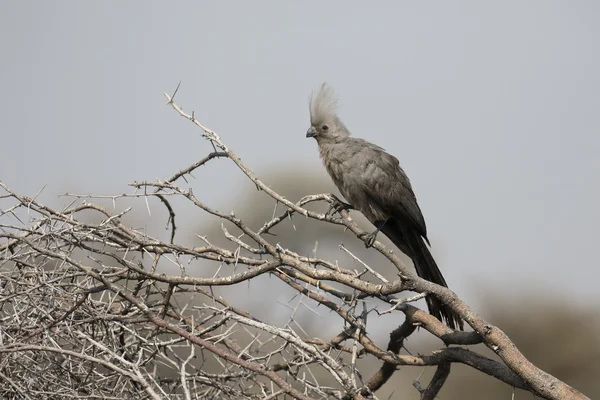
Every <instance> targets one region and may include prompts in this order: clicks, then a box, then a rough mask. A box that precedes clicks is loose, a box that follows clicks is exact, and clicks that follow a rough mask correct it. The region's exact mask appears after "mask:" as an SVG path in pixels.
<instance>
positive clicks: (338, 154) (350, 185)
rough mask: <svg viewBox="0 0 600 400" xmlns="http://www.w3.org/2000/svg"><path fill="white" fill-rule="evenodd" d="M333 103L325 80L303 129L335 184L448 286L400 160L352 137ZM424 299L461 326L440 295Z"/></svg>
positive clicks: (422, 272)
mask: <svg viewBox="0 0 600 400" xmlns="http://www.w3.org/2000/svg"><path fill="white" fill-rule="evenodd" d="M336 107H337V98H336V96H335V93H334V91H333V89H332V88H331V87H330V86H328V85H327V84H323V85H322V86H321V88H320V89H319V90H318V91H317V92H316V93H315V94H313V96H312V98H311V102H310V117H311V118H310V121H311V127H310V129H309V130H308V132H307V134H306V136H307V137H314V138H315V139H316V141H317V143H318V146H319V153H320V155H321V159H322V160H323V164H324V165H325V168H326V170H327V172H328V173H329V175H330V176H331V179H332V180H333V182H334V184H335V185H336V186H337V188H338V189H339V191H340V193H341V194H342V195H343V196H344V197H345V198H346V200H347V201H348V203H350V204H351V205H352V207H353V208H354V209H356V210H358V211H360V212H361V213H363V214H364V215H365V217H367V219H368V220H369V221H370V222H371V223H372V224H374V225H375V226H376V227H378V228H381V232H382V233H383V234H384V235H386V236H387V237H388V238H390V240H392V242H393V243H394V244H395V245H396V246H397V247H398V248H399V249H400V250H401V251H402V252H403V253H405V254H406V255H407V256H409V257H410V258H411V259H412V261H413V263H414V265H415V269H416V271H417V274H418V275H419V276H420V277H422V278H424V279H427V280H429V281H431V282H434V283H436V284H438V285H443V286H446V287H447V284H446V281H445V279H444V277H443V275H442V273H441V272H440V270H439V269H438V267H437V264H436V263H435V260H434V259H433V257H432V256H431V253H430V252H429V249H428V248H427V245H426V244H425V242H424V240H425V241H427V243H429V241H428V239H427V227H426V225H425V219H424V217H423V213H422V212H421V209H420V208H419V205H418V203H417V198H416V196H415V194H414V192H413V189H412V185H411V183H410V180H409V179H408V176H407V175H406V173H405V172H404V170H403V169H402V168H401V167H400V163H399V161H398V159H397V158H396V157H394V156H392V155H391V154H389V153H387V152H386V151H385V150H384V149H382V148H381V147H379V146H377V145H375V144H373V143H370V142H368V141H366V140H364V139H360V138H353V137H351V135H350V131H349V130H348V129H347V128H346V126H345V125H344V124H343V123H342V121H340V119H339V118H338V116H337V114H336V110H337V109H336ZM376 233H377V231H375V232H374V233H373V235H375V234H376ZM373 237H374V236H373ZM427 304H428V307H429V311H430V313H431V314H432V315H434V316H436V317H437V318H438V319H440V320H442V319H443V320H445V321H446V322H447V323H448V325H449V326H450V327H451V328H455V327H456V326H458V327H460V328H461V329H462V326H463V323H462V321H461V319H460V318H459V317H458V315H456V314H455V313H453V312H452V310H450V309H449V308H448V307H446V306H445V305H444V304H442V303H441V302H440V301H439V300H437V299H436V298H433V297H431V296H428V297H427Z"/></svg>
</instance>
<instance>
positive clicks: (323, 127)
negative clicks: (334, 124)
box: [321, 125, 329, 131]
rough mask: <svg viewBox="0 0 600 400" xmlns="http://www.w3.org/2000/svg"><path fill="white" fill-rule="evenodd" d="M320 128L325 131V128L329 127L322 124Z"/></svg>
mask: <svg viewBox="0 0 600 400" xmlns="http://www.w3.org/2000/svg"><path fill="white" fill-rule="evenodd" d="M321 129H322V130H324V131H326V130H328V129H329V127H328V126H327V125H323V126H322V127H321Z"/></svg>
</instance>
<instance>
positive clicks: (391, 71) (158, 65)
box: [0, 0, 600, 302]
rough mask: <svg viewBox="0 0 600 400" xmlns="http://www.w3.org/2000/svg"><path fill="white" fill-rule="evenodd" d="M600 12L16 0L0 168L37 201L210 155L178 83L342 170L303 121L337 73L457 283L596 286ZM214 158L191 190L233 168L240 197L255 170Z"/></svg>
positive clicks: (199, 106)
mask: <svg viewBox="0 0 600 400" xmlns="http://www.w3.org/2000/svg"><path fill="white" fill-rule="evenodd" d="M355 3H356V4H358V2H355ZM599 11H600V3H598V2H595V1H578V2H565V1H562V2H558V1H546V0H543V1H542V0H540V1H528V2H521V1H503V2H495V3H492V2H480V1H468V2H467V1H452V2H435V3H433V2H377V3H369V4H368V6H367V3H360V6H357V5H353V4H352V2H341V1H328V2H316V1H314V2H276V1H271V2H236V3H233V2H211V3H209V2H184V1H179V2H158V1H145V2H78V1H70V2H67V1H53V2H49V1H47V2H42V1H37V2H33V1H19V2H17V1H13V2H3V4H2V5H1V6H0V46H1V49H2V52H1V55H0V57H1V58H0V89H1V90H2V96H0V132H1V133H0V134H1V135H2V136H1V137H2V141H1V145H0V154H1V157H0V180H2V181H3V182H5V183H6V184H8V185H9V186H11V187H12V188H13V189H14V190H16V191H18V192H20V193H22V194H25V195H29V196H33V195H34V194H35V193H36V192H37V191H38V190H39V189H40V188H42V187H43V186H44V185H47V187H46V188H45V190H44V193H43V195H42V197H41V199H42V200H43V201H44V202H46V203H49V204H56V203H57V202H58V201H59V199H58V198H57V195H58V194H59V193H63V192H65V191H70V192H81V193H88V192H89V193H95V194H100V193H103V194H112V193H122V192H124V191H128V190H130V189H129V188H128V187H127V184H128V183H129V182H131V181H134V180H152V179H155V178H166V177H168V176H170V175H171V174H172V173H174V172H176V171H178V170H179V169H181V168H184V167H186V166H187V165H189V164H191V163H192V162H194V161H196V160H198V159H199V158H201V157H203V156H204V155H205V154H206V153H207V152H209V151H210V147H209V145H208V143H207V142H205V141H204V140H202V139H201V138H200V137H199V132H198V130H197V129H194V127H193V126H192V124H190V123H189V122H188V121H185V120H184V119H182V118H179V117H178V116H177V115H176V114H175V112H174V111H173V110H172V109H170V108H169V107H167V106H165V101H164V97H163V95H162V92H164V91H167V92H171V91H173V90H174V88H175V87H176V86H177V84H178V82H179V81H182V86H181V89H180V93H179V94H178V97H177V102H178V103H179V104H180V105H181V106H182V107H183V108H184V109H185V110H188V111H191V110H194V111H195V113H196V116H197V117H198V118H199V119H200V120H201V121H202V122H203V123H205V124H206V125H207V126H209V127H210V128H212V129H214V130H216V131H217V132H219V134H220V135H221V137H222V138H223V140H224V141H225V142H226V143H227V144H228V145H229V146H230V147H231V148H232V149H233V150H234V151H236V152H237V153H238V155H240V156H241V157H242V158H243V160H244V162H245V163H247V165H249V166H250V167H251V168H252V169H253V170H254V171H255V172H257V173H258V174H259V175H260V176H269V175H273V174H275V173H277V172H279V171H282V170H285V169H291V168H297V169H299V170H301V171H306V173H314V174H316V176H318V177H322V178H323V179H326V175H325V172H324V170H323V168H322V165H321V163H320V160H319V158H318V154H317V149H316V144H315V143H314V141H312V140H307V139H305V137H304V135H305V132H306V129H307V128H308V125H309V123H308V110H307V102H308V96H309V94H310V92H311V90H313V89H314V88H316V87H318V85H319V84H320V83H321V82H323V81H328V82H329V83H330V84H331V85H332V86H334V88H336V90H337V92H338V94H339V96H340V99H341V101H340V103H341V108H340V115H341V117H342V119H343V120H344V122H345V123H346V125H347V126H348V127H349V129H350V130H351V131H352V132H353V134H354V135H355V136H359V137H364V138H366V139H368V140H370V141H373V142H375V143H377V144H379V145H381V146H383V147H384V148H386V149H387V150H388V151H389V152H391V153H392V154H394V155H396V156H397V157H398V158H399V159H400V162H401V164H402V165H403V166H404V168H405V170H406V171H407V173H408V174H409V176H410V177H411V180H412V182H413V186H414V189H415V191H416V194H417V197H418V199H419V202H420V204H421V208H422V209H423V212H424V214H425V218H426V221H427V224H428V228H429V231H430V237H431V239H432V244H433V246H434V253H435V254H436V257H437V258H438V260H440V265H441V267H442V269H443V271H444V274H445V275H446V277H447V278H448V281H449V282H452V288H453V289H454V290H456V291H457V292H458V293H459V294H460V295H462V296H465V297H466V298H467V299H468V298H473V297H478V296H483V295H485V294H486V293H487V292H488V286H487V285H491V286H492V289H489V290H493V291H495V292H497V293H507V294H509V295H514V296H519V295H521V294H523V292H524V291H525V286H526V285H529V286H533V287H534V288H535V289H536V290H537V291H539V292H540V293H545V294H547V295H548V294H549V295H552V296H555V297H558V298H564V299H565V301H577V302H580V301H589V300H590V299H591V300H593V301H594V302H599V301H600V295H599V294H598V293H600V290H598V289H597V286H598V279H600V272H599V271H600V268H599V262H598V251H597V248H598V246H599V244H598V238H599V235H598V226H599V223H600V211H599V204H600V189H599V187H598V186H599V181H600V180H599V178H600V157H599V156H598V154H599V152H600V137H599V132H600V73H599V71H600V25H599V24H598V21H599V20H600V12H599ZM220 165H223V164H220ZM209 171H210V172H205V173H204V172H203V173H202V175H201V176H199V179H198V180H196V181H192V186H194V185H197V186H196V187H198V188H200V187H207V186H205V185H211V184H215V183H216V182H219V181H222V182H223V187H222V190H214V191H212V192H207V193H203V195H202V196H203V197H202V198H203V199H204V200H206V201H209V202H212V203H216V202H218V201H226V202H227V206H228V207H229V206H231V207H234V205H235V203H236V201H237V200H236V199H238V200H239V195H238V193H237V192H236V185H235V184H234V183H235V182H240V181H242V180H243V179H242V178H241V177H240V174H239V172H238V171H236V170H235V169H233V168H225V169H223V170H215V169H214V168H213V169H212V170H209ZM267 183H268V182H267ZM331 188H332V190H333V184H331ZM307 194H308V193H307ZM293 200H296V199H293ZM484 281H488V284H487V285H483V284H481V282H484ZM532 284H533V285H532Z"/></svg>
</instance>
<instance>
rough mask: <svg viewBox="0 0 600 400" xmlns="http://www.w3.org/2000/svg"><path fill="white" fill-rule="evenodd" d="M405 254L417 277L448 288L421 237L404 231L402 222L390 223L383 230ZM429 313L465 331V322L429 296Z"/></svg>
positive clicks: (409, 231) (452, 326)
mask: <svg viewBox="0 0 600 400" xmlns="http://www.w3.org/2000/svg"><path fill="white" fill-rule="evenodd" d="M381 232H383V233H384V234H385V235H386V236H387V237H388V238H389V239H390V240H391V241H392V243H394V244H395V245H396V247H398V248H399V249H400V250H401V251H402V252H403V253H405V254H406V255H408V256H409V257H410V258H411V259H412V261H413V264H414V265H415V270H416V271H417V275H419V276H420V277H421V278H423V279H426V280H428V281H429V282H433V283H436V284H438V285H441V286H444V287H448V284H447V283H446V280H445V279H444V276H443V275H442V272H441V271H440V269H439V268H438V266H437V264H436V262H435V260H434V259H433V256H432V255H431V253H430V252H429V248H428V247H427V245H426V244H425V242H424V241H423V239H422V238H421V236H420V235H419V234H418V233H416V232H414V231H412V230H409V229H402V226H401V225H400V222H398V221H394V220H392V221H388V222H387V223H386V224H385V225H384V227H383V229H382V230H381ZM425 300H426V301H427V307H428V308H429V313H430V314H431V315H433V316H434V317H436V318H437V319H439V320H440V321H444V322H445V323H446V324H447V325H448V326H449V327H450V328H452V329H456V328H457V327H458V328H459V329H460V330H463V321H462V319H460V317H459V316H458V315H457V314H456V313H455V312H453V311H452V310H451V309H450V308H449V307H448V306H446V305H445V304H444V303H442V302H441V301H440V300H438V299H437V298H436V297H434V296H431V295H429V296H427V297H426V298H425Z"/></svg>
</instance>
